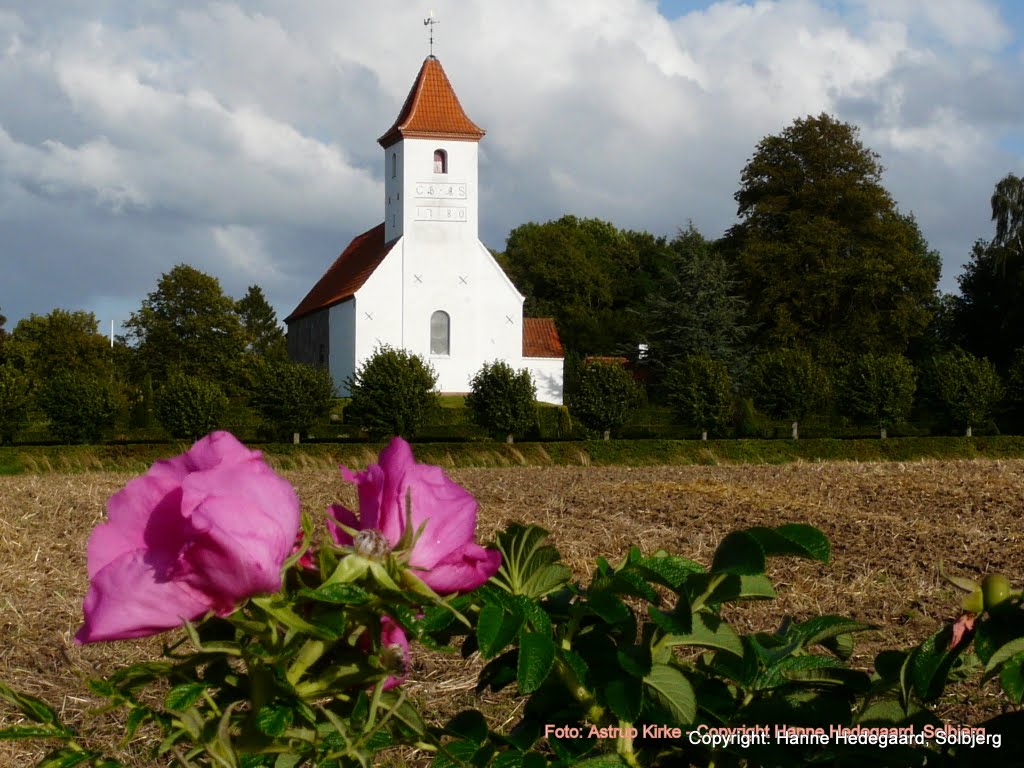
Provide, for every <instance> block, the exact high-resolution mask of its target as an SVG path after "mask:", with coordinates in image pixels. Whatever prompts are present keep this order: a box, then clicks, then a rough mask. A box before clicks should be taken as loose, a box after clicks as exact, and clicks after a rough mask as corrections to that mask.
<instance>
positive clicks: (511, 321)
mask: <svg viewBox="0 0 1024 768" xmlns="http://www.w3.org/2000/svg"><path fill="white" fill-rule="evenodd" d="M505 322H506V323H508V324H509V325H515V324H516V321H515V320H513V319H512V315H505Z"/></svg>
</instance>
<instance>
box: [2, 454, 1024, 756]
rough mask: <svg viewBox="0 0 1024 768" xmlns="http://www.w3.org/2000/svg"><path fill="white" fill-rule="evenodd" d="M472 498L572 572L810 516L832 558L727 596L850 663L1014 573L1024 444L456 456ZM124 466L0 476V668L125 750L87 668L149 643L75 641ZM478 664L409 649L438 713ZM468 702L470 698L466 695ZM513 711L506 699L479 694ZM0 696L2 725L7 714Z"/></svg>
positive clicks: (767, 623) (963, 698) (128, 655)
mask: <svg viewBox="0 0 1024 768" xmlns="http://www.w3.org/2000/svg"><path fill="white" fill-rule="evenodd" d="M284 474H285V476H286V477H287V478H288V480H289V481H291V482H292V483H293V484H294V485H295V487H296V488H297V490H298V492H299V496H300V498H301V499H302V502H303V506H304V508H305V509H306V510H307V511H308V512H310V513H311V514H315V515H322V513H323V510H324V509H325V508H326V506H327V505H328V504H330V503H334V502H339V501H341V502H345V503H348V504H350V505H354V504H355V494H354V492H353V490H352V488H351V487H349V486H347V485H346V484H345V483H343V482H342V481H341V479H340V477H339V476H338V474H337V472H336V471H334V470H333V469H332V468H330V467H328V466H327V465H325V466H324V467H322V468H318V469H308V470H302V471H290V472H286V473H284ZM449 474H450V475H451V477H452V478H453V479H454V480H456V481H457V482H459V483H461V484H462V485H464V486H465V487H466V488H467V489H469V490H470V491H471V492H472V493H473V494H474V495H475V496H476V498H477V499H478V501H479V503H480V520H479V538H480V540H481V541H486V540H488V539H489V538H491V537H492V536H493V534H494V532H495V531H496V530H498V529H500V528H501V527H503V526H504V525H505V524H506V523H507V522H510V521H513V520H518V521H522V522H535V523H538V524H540V525H542V526H544V527H546V528H547V529H548V530H550V531H552V533H553V539H554V542H555V543H556V544H557V546H558V547H559V549H560V550H561V552H562V554H563V557H564V558H565V560H566V561H567V563H568V564H569V565H570V566H571V567H572V568H573V570H574V572H575V573H576V574H577V576H578V577H579V578H581V579H582V578H585V576H586V574H588V573H589V570H590V565H591V563H592V561H593V558H594V557H595V556H597V555H605V556H606V557H608V558H609V559H610V560H612V561H615V560H617V559H618V558H620V557H621V556H622V555H623V554H624V553H625V551H626V550H627V548H628V547H629V545H630V544H631V543H637V544H639V545H640V546H641V547H642V548H643V549H644V550H648V551H652V550H655V549H657V548H659V547H663V548H665V549H668V550H669V551H671V552H673V553H677V554H681V555H685V556H687V557H690V558H693V559H695V560H699V561H701V562H705V563H707V562H708V561H709V560H710V556H711V553H712V552H713V551H714V548H715V547H716V545H717V544H718V542H719V540H720V539H721V538H722V537H723V536H724V535H725V534H726V533H727V532H729V531H730V530H732V529H734V528H740V527H747V526H752V525H778V524H781V523H785V522H805V523H810V524H812V525H815V526H817V527H819V528H821V529H822V530H823V531H824V532H825V533H826V534H827V535H828V537H829V538H830V539H831V541H832V544H833V555H832V562H831V563H830V564H828V565H822V564H819V563H810V562H804V561H796V560H789V559H787V560H775V561H773V562H772V563H771V564H770V570H769V574H770V575H771V576H772V577H773V579H774V580H775V582H776V586H777V590H778V592H779V600H778V601H775V602H774V603H771V604H750V605H748V606H744V607H743V608H742V609H739V610H736V611H734V612H733V613H732V615H731V618H733V619H734V620H735V621H736V622H737V624H738V628H743V629H747V630H751V629H774V628H775V627H776V626H777V624H778V622H779V620H780V619H781V616H782V614H783V613H787V614H790V615H792V616H793V617H794V618H797V619H800V618H803V617H806V616H807V615H809V614H812V613H840V614H845V615H848V616H852V617H854V618H857V619H860V620H863V621H867V622H871V623H874V624H877V625H879V626H880V627H882V629H881V630H879V631H877V632H872V633H866V634H864V635H861V636H860V637H859V638H858V644H857V650H856V653H855V655H854V657H853V659H852V664H853V665H854V666H856V667H858V668H861V669H870V667H871V661H872V659H873V657H874V654H875V653H876V652H877V651H878V650H879V649H881V648H883V647H889V648H896V647H903V646H909V645H913V644H916V643H917V642H919V641H920V640H922V639H924V637H926V636H927V635H928V634H930V633H931V632H933V631H934V630H935V629H936V628H937V627H938V626H939V625H940V624H941V623H942V622H943V621H946V620H950V619H952V618H954V617H955V616H956V614H957V612H958V607H959V602H960V597H961V595H960V593H957V592H955V590H953V589H952V588H951V587H950V586H949V585H948V584H946V583H945V582H944V581H943V580H942V579H941V578H940V576H939V563H940V561H942V562H943V563H944V564H945V567H946V569H947V571H949V572H951V573H956V574H958V575H962V576H968V577H972V578H980V577H981V576H983V575H984V574H985V573H988V572H990V571H1000V572H1003V573H1006V574H1007V575H1008V576H1009V577H1010V579H1011V581H1013V583H1014V585H1015V586H1019V585H1020V582H1021V580H1022V576H1024V574H1022V569H1021V564H1022V563H1024V535H1022V531H1021V527H1022V526H1021V518H1022V513H1024V461H1022V460H1010V461H986V460H974V461H961V462H956V461H922V462H914V463H879V464H855V463H822V464H818V463H813V464H812V463H798V464H789V465H782V466H766V465H761V466H686V467H655V468H626V467H548V468H503V469H453V470H451V471H450V472H449ZM131 477H132V476H131V475H128V474H121V473H99V472H95V473H80V474H56V473H52V474H44V475H18V476H9V477H0V679H2V680H4V681H6V682H7V683H9V684H11V685H12V686H13V687H15V688H17V689H21V690H23V691H26V692H29V693H32V694H35V695H37V696H41V697H43V698H44V699H46V700H47V701H48V702H50V703H51V704H53V705H55V706H57V707H58V708H59V709H61V710H62V711H63V713H64V714H65V716H66V719H67V720H68V721H69V722H70V723H72V724H75V725H82V732H83V735H84V740H85V741H87V742H90V743H92V744H94V745H104V746H107V747H108V748H109V749H110V750H111V751H112V752H114V753H115V754H116V755H117V756H118V757H119V758H120V759H122V760H124V761H125V762H126V763H128V764H131V765H139V766H148V765H152V763H151V762H149V761H148V760H147V759H146V758H145V757H144V755H145V753H146V747H147V744H146V737H145V735H143V736H141V737H140V739H138V740H137V741H136V742H134V743H133V744H129V745H127V746H124V747H119V746H118V744H117V741H118V739H117V733H118V731H117V724H116V720H115V719H114V718H112V717H111V716H104V717H103V718H101V719H100V720H99V721H96V720H94V719H92V718H90V719H88V720H83V712H85V711H86V710H89V709H90V708H91V707H94V706H96V705H97V704H98V703H99V702H98V701H97V700H96V699H94V698H93V697H92V696H91V695H90V694H89V693H88V690H87V688H86V685H85V680H86V679H87V678H88V677H90V676H94V675H96V674H98V673H102V672H104V671H107V670H110V669H111V668H112V666H113V665H115V664H118V663H123V662H126V661H134V660H140V659H142V658H146V657H147V656H150V655H152V654H155V653H157V652H158V651H159V647H160V644H159V641H156V640H144V641H133V642H125V643H116V644H102V643H101V644H97V645H92V646H87V647H78V646H75V645H74V644H73V643H72V637H73V635H74V633H75V631H76V630H77V628H78V626H79V621H80V617H81V600H82V596H83V595H84V593H85V590H86V587H87V582H86V578H85V544H86V540H87V538H88V535H89V532H90V531H91V530H92V528H93V526H94V525H96V524H97V523H98V522H100V521H101V520H102V518H103V514H104V507H105V502H106V499H107V497H109V496H110V495H111V494H112V493H114V492H115V491H117V490H118V489H119V488H121V487H122V486H123V485H124V484H125V483H126V482H127V481H128V480H129V479H130V478H131ZM477 669H478V666H477V665H476V664H475V663H471V664H466V663H465V662H461V661H460V660H454V661H453V660H449V659H447V658H444V659H442V658H438V657H436V656H428V655H425V654H420V655H419V656H417V658H416V659H415V660H414V666H413V670H412V675H411V678H410V684H409V685H410V687H411V688H412V689H413V691H414V692H415V695H416V696H417V697H418V698H419V699H420V701H421V702H422V703H423V704H424V710H425V711H428V712H431V713H436V714H437V717H438V718H439V719H440V718H442V717H444V716H445V715H446V714H454V712H456V711H458V709H459V708H461V707H462V706H464V705H470V704H472V703H473V700H474V694H473V691H472V689H473V684H474V675H475V672H476V671H477ZM477 703H478V704H479V702H477ZM483 706H484V707H485V709H487V710H488V711H490V712H493V713H495V714H496V715H497V714H498V713H501V712H504V713H505V717H507V718H509V719H510V720H514V712H515V703H514V701H505V702H500V703H499V702H495V701H490V702H483ZM1003 706H1004V702H1003V700H1002V699H1001V698H1000V696H999V695H998V691H997V684H996V683H995V682H992V683H990V684H988V686H986V687H985V688H979V687H978V686H977V685H976V684H971V685H968V686H962V687H957V688H954V689H953V690H952V692H951V693H950V695H949V696H948V697H947V698H946V699H945V700H944V701H943V702H942V704H941V707H940V714H941V715H942V716H943V717H945V718H947V719H948V720H950V721H953V722H976V721H979V720H982V719H985V718H987V717H990V716H992V715H994V714H998V713H999V712H1000V711H1002V708H1003ZM10 715H11V713H10V712H9V711H7V710H3V709H0V727H4V726H6V725H9V724H11V723H12V722H13V720H12V719H11V717H10ZM40 754H42V753H41V752H40V751H39V750H38V749H36V748H32V747H29V746H27V745H15V744H13V743H6V744H3V743H0V765H4V766H6V765H11V766H20V765H29V764H32V758H33V757H37V756H38V755H40Z"/></svg>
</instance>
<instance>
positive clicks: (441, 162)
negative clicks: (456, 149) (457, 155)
mask: <svg viewBox="0 0 1024 768" xmlns="http://www.w3.org/2000/svg"><path fill="white" fill-rule="evenodd" d="M434 173H448V153H447V152H445V151H444V150H443V149H435V150H434Z"/></svg>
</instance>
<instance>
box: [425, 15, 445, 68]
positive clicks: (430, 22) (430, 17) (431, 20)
mask: <svg viewBox="0 0 1024 768" xmlns="http://www.w3.org/2000/svg"><path fill="white" fill-rule="evenodd" d="M440 23H441V22H440V21H438V20H437V19H435V18H434V11H433V10H431V11H430V13H429V14H427V18H425V19H424V20H423V26H425V27H427V28H429V29H430V55H431V57H433V55H434V25H435V24H440Z"/></svg>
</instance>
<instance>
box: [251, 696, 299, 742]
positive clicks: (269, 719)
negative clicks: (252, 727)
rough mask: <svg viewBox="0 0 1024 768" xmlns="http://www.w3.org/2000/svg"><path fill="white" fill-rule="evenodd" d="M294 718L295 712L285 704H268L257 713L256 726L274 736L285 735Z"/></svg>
mask: <svg viewBox="0 0 1024 768" xmlns="http://www.w3.org/2000/svg"><path fill="white" fill-rule="evenodd" d="M294 720H295V712H294V711H292V709H291V708H290V707H287V706H284V705H283V704H267V705H264V706H262V707H260V711H259V712H257V713H256V727H257V728H259V729H260V730H261V731H262V732H263V733H265V734H267V736H273V737H274V738H279V737H281V736H284V732H285V731H286V730H288V728H290V727H291V724H292V722H293V721H294Z"/></svg>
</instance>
